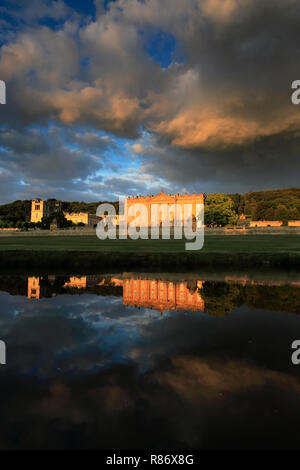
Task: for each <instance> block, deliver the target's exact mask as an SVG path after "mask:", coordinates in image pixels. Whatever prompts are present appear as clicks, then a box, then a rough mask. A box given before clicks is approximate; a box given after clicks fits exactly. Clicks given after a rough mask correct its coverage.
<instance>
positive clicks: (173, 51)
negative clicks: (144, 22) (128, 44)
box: [139, 28, 184, 69]
mask: <svg viewBox="0 0 300 470" xmlns="http://www.w3.org/2000/svg"><path fill="white" fill-rule="evenodd" d="M139 33H140V35H141V36H142V37H143V38H144V49H145V51H146V52H147V53H148V54H149V56H150V57H151V58H152V59H153V60H154V61H155V62H156V63H158V64H159V65H160V66H161V67H162V68H165V69H166V68H168V67H169V66H170V65H171V64H172V62H177V63H182V62H183V61H184V57H183V54H182V53H180V52H179V47H178V42H177V39H176V38H175V36H174V35H173V34H171V33H169V32H167V31H163V30H162V29H160V28H151V29H150V30H149V29H147V30H145V31H144V30H140V31H139Z"/></svg>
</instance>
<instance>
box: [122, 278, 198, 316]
mask: <svg viewBox="0 0 300 470" xmlns="http://www.w3.org/2000/svg"><path fill="white" fill-rule="evenodd" d="M188 284H189V283H188V282H186V281H182V282H172V281H161V280H154V279H126V280H124V283H123V303H124V305H128V306H131V307H147V308H154V309H155V310H158V311H160V312H163V311H164V310H179V309H183V310H191V311H198V310H201V311H202V312H204V307H205V306H204V300H203V299H202V297H201V295H200V294H199V291H198V288H201V287H202V282H201V281H194V282H193V285H188Z"/></svg>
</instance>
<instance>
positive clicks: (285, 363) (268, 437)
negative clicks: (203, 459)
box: [0, 293, 300, 448]
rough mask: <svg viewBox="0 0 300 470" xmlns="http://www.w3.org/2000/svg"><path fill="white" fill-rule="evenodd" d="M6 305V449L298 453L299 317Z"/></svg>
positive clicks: (243, 310) (5, 301) (86, 301)
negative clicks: (295, 347)
mask: <svg viewBox="0 0 300 470" xmlns="http://www.w3.org/2000/svg"><path fill="white" fill-rule="evenodd" d="M0 303H1V312H0V324H1V339H4V340H5V341H6V343H7V359H8V360H7V366H5V368H0V378H1V382H2V384H3V386H2V387H1V389H0V413H1V419H2V424H3V426H2V427H1V429H2V430H1V429H0V446H1V448H10V447H22V448H24V447H25V448H29V447H33V448H39V447H41V448H44V447H54V448H65V447H67V448H71V447H77V448H79V447H83V448H86V447H89V448H92V447H93V448H95V447H96V448H99V447H102V448H133V447H137V448H151V447H155V448H159V447H161V448H168V447H169V448H171V447H172V448H186V447H187V448H188V447H194V448H196V447H197V448H202V447H204V448H215V447H216V448H220V447H225V448H226V447H250V448H253V447H277V448H280V447H288V446H291V447H293V446H298V437H297V436H298V433H299V431H300V424H299V423H298V416H299V414H300V401H299V391H300V390H299V371H300V369H299V368H297V367H294V366H292V364H291V360H290V356H291V350H290V345H291V342H292V341H293V340H294V339H295V332H296V331H299V321H300V317H299V316H297V315H287V314H284V313H278V312H268V311H263V310H258V309H257V310H253V309H250V308H248V307H240V308H235V309H234V310H233V312H232V313H231V315H228V316H225V317H213V316H210V315H203V314H202V313H197V312H193V313H188V314H187V315H184V312H183V311H172V312H169V313H168V312H167V314H164V315H163V316H162V317H161V316H160V315H159V313H158V312H154V311H153V310H149V309H145V308H140V309H137V308H129V307H126V306H124V305H123V301H122V297H110V296H107V297H100V296H95V295H88V294H84V295H80V296H78V295H73V296H71V295H61V296H57V297H52V298H44V299H40V300H39V301H31V300H28V299H26V298H24V297H19V296H10V295H8V294H6V293H0ZM16 313H17V314H16ZM15 429H17V430H18V439H17V440H16V439H15V438H13V437H12V436H14V435H15ZM29 430H30V432H28V431H29Z"/></svg>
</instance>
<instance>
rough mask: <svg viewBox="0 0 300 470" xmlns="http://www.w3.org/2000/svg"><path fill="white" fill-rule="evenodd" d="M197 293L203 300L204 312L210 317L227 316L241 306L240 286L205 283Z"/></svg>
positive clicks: (223, 283)
mask: <svg viewBox="0 0 300 470" xmlns="http://www.w3.org/2000/svg"><path fill="white" fill-rule="evenodd" d="M199 293H200V294H201V296H202V298H203V300H204V303H205V311H207V312H208V313H209V314H210V315H215V316H223V315H228V313H231V312H232V310H233V309H234V308H235V307H237V306H238V305H240V304H241V286H239V285H238V284H228V283H226V282H212V281H206V282H204V284H203V287H202V289H199Z"/></svg>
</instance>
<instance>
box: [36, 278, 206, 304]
mask: <svg viewBox="0 0 300 470" xmlns="http://www.w3.org/2000/svg"><path fill="white" fill-rule="evenodd" d="M100 279H101V278H99V276H96V275H95V276H71V277H70V280H69V281H68V282H65V284H64V286H63V287H64V288H67V289H68V288H69V289H72V288H77V289H88V287H92V286H97V285H98V286H103V285H105V284H107V282H108V283H109V284H110V285H113V286H115V287H122V286H123V304H124V305H125V306H130V307H145V308H151V309H155V310H158V311H159V312H163V311H164V310H179V309H182V310H189V311H193V312H196V311H202V312H204V310H205V304H204V300H203V298H202V297H201V295H200V293H199V289H201V288H202V281H196V280H190V281H168V280H159V279H134V278H130V279H127V278H126V279H124V278H122V277H113V278H109V280H107V279H101V280H100ZM45 294H46V290H45V288H44V292H42V288H41V278H40V277H28V298H29V299H40V298H42V297H43V295H45ZM52 295H53V294H52Z"/></svg>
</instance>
